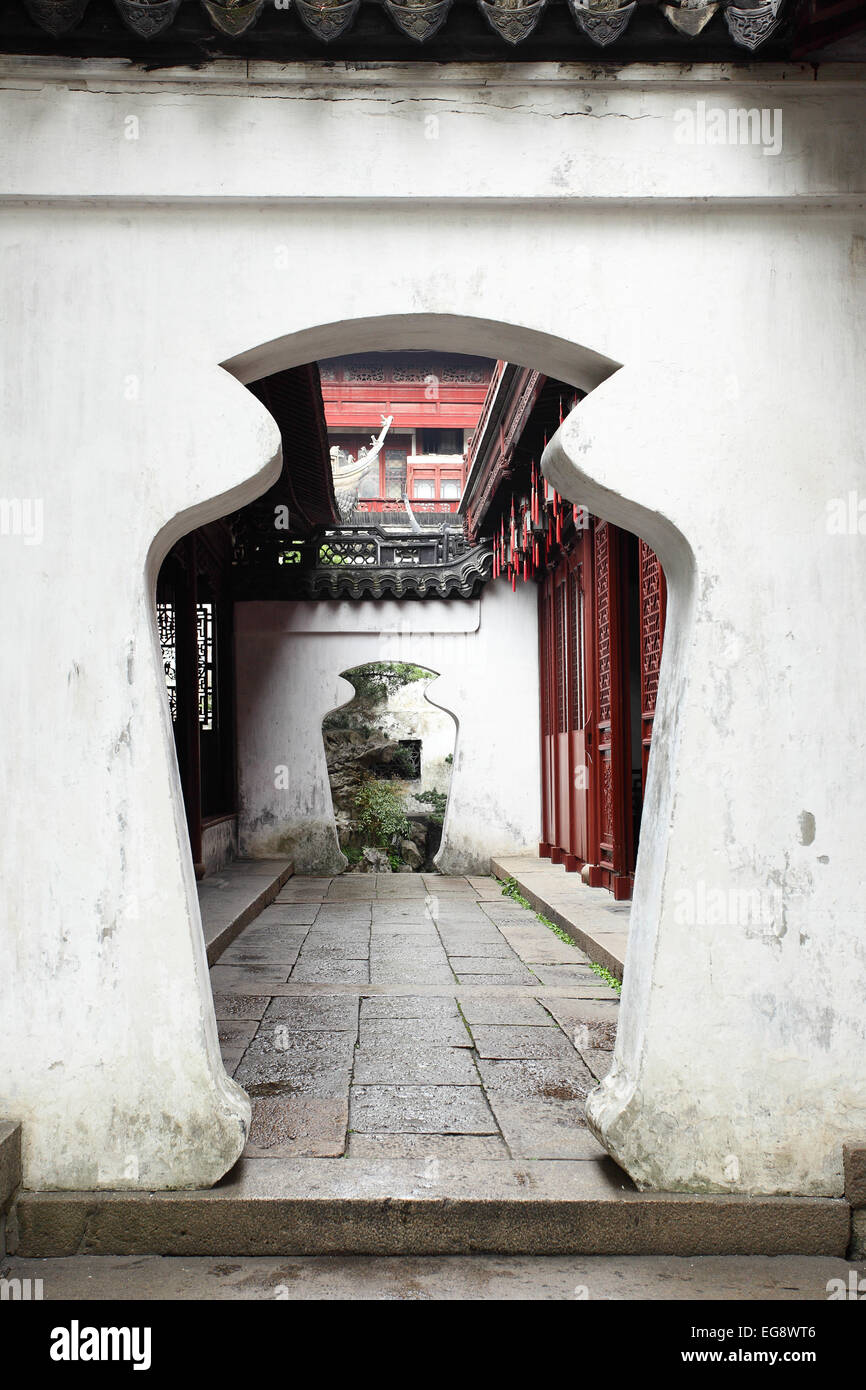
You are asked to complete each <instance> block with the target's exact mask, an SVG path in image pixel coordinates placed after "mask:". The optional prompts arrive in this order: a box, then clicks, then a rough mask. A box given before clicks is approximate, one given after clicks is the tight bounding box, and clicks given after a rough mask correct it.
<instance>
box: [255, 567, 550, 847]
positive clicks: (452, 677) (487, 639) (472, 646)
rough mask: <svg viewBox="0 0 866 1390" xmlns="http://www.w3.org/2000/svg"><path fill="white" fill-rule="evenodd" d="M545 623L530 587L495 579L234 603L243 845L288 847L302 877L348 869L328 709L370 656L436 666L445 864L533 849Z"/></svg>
mask: <svg viewBox="0 0 866 1390" xmlns="http://www.w3.org/2000/svg"><path fill="white" fill-rule="evenodd" d="M328 627H330V631H328ZM310 628H312V629H313V630H312V631H310V630H308V629H310ZM537 630H538V610H537V603H536V592H535V588H534V586H532V585H527V586H525V587H521V589H519V590H518V592H517V593H516V594H512V592H511V590H510V588H507V587H506V585H505V584H504V583H502V584H491V585H488V586H487V588H486V589H485V590H484V591H483V594H482V597H481V598H480V599H479V600H471V601H466V602H460V603H453V602H448V603H443V602H440V601H437V600H430V601H429V602H423V603H418V602H402V603H401V602H397V601H383V602H381V603H362V604H348V603H339V604H334V603H280V602H275V603H239V604H237V605H236V607H235V656H236V670H237V711H238V714H237V728H238V790H239V801H240V818H239V841H240V848H241V853H242V854H246V855H249V856H251V857H254V858H255V857H260V858H268V857H269V856H271V855H275V854H287V855H290V856H291V858H292V859H293V860H294V862H295V866H296V869H297V871H298V872H300V873H312V872H319V873H340V872H341V870H342V869H343V868H344V867H345V862H346V861H345V859H344V857H343V855H342V854H341V852H340V849H339V846H338V844H337V838H336V832H335V828H334V812H333V805H332V802H331V790H330V785H329V782H328V770H327V765H326V763H325V748H324V742H323V739H322V719H323V718H324V716H325V715H326V714H328V713H330V711H331V710H333V709H335V708H336V707H337V706H338V705H341V704H345V703H346V702H347V700H349V699H351V698H352V696H353V694H354V691H353V688H352V686H351V684H350V683H349V682H348V681H347V680H344V679H343V678H342V677H341V676H340V672H341V671H346V670H349V669H351V668H352V667H354V666H361V665H364V664H365V663H366V662H369V661H410V662H414V663H415V664H417V665H419V666H425V667H427V668H428V669H430V670H433V671H438V672H439V673H440V674H439V676H438V678H437V679H435V680H432V681H431V682H430V684H429V685H428V686H427V688H426V691H425V694H426V698H427V700H428V701H429V702H431V703H432V704H434V705H437V706H439V707H440V708H441V709H443V710H447V711H448V712H449V713H450V714H451V715H453V717H454V720H455V721H456V725H457V728H456V745H455V747H454V764H453V773H452V778H451V791H450V795H449V798H448V807H447V810H446V814H445V823H444V825H443V829H442V846H441V848H440V851H439V854H438V855H437V859H436V864H437V867H438V868H439V869H440V870H441V871H442V872H443V873H486V872H488V870H489V867H490V856H491V855H492V854H498V853H503V852H505V851H509V850H510V851H511V852H514V851H518V852H519V851H524V850H531V849H533V848H534V847H536V846H537V843H538V839H539V816H540V809H539V796H540V791H539V776H540V773H539V739H538V698H539V697H538V670H537V665H536V664H534V663H532V662H528V661H525V660H521V653H523V652H525V651H527V650H532V651H535V650H536V649H537V641H538V637H537ZM449 722H450V721H449ZM451 727H452V731H453V729H454V725H453V724H452V726H451ZM517 731H519V732H517ZM515 735H516V736H515ZM452 737H453V733H452ZM283 769H286V774H287V775H283V771H282V770H283ZM283 783H287V785H283ZM518 789H519V791H518Z"/></svg>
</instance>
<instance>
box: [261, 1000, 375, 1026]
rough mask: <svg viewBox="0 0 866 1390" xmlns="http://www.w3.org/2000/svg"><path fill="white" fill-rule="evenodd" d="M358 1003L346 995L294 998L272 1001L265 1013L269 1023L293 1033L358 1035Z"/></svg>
mask: <svg viewBox="0 0 866 1390" xmlns="http://www.w3.org/2000/svg"><path fill="white" fill-rule="evenodd" d="M358 1012H359V1001H358V999H357V998H351V997H349V996H346V995H321V994H320V995H314V996H313V997H305V996H298V995H295V996H294V997H292V996H289V997H287V998H281V999H280V998H278V999H272V1000H271V1001H270V1004H269V1005H268V1007H267V1010H266V1012H265V1015H264V1017H265V1019H266V1020H267V1021H268V1022H275V1023H285V1024H287V1025H288V1027H289V1028H290V1029H291V1030H292V1031H299V1032H307V1031H309V1030H314V1031H316V1032H320V1031H322V1030H324V1031H333V1032H350V1033H352V1035H353V1036H356V1035H357V1032H358Z"/></svg>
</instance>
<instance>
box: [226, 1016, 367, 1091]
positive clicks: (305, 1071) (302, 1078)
mask: <svg viewBox="0 0 866 1390" xmlns="http://www.w3.org/2000/svg"><path fill="white" fill-rule="evenodd" d="M279 1028H280V1024H279V1023H278V1022H276V1023H270V1022H269V1021H266V1022H264V1023H263V1024H261V1025H260V1031H259V1032H258V1033H257V1034H256V1036H255V1037H254V1038H253V1040H252V1042H251V1043H250V1044H249V1046H248V1047H247V1049H246V1051H245V1052H244V1055H243V1059H242V1061H241V1064H240V1066H239V1067H238V1069H237V1072H236V1073H235V1080H236V1081H237V1082H238V1084H239V1085H240V1086H243V1087H244V1089H245V1090H247V1091H249V1092H250V1094H251V1095H256V1094H264V1093H268V1092H274V1091H277V1090H286V1091H293V1092H298V1093H300V1094H306V1095H311V1096H319V1097H321V1098H331V1097H345V1095H346V1093H347V1090H348V1085H349V1078H350V1076H351V1069H352V1052H353V1048H354V1038H353V1036H352V1034H351V1033H347V1032H337V1031H336V1030H326V1029H323V1030H321V1031H312V1030H308V1031H306V1032H302V1031H298V1032H295V1033H290V1034H289V1037H288V1045H286V1046H284V1045H278V1044H281V1043H282V1035H281V1034H280V1033H279V1032H278V1031H277V1030H278V1029H279Z"/></svg>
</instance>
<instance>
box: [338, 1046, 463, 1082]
mask: <svg viewBox="0 0 866 1390" xmlns="http://www.w3.org/2000/svg"><path fill="white" fill-rule="evenodd" d="M352 1079H353V1083H354V1085H355V1086H382V1085H389V1086H397V1085H401V1084H403V1083H409V1084H412V1085H414V1084H418V1085H424V1086H480V1084H481V1083H480V1081H479V1078H478V1072H477V1071H476V1069H475V1064H474V1062H473V1060H472V1055H471V1053H470V1052H469V1051H467V1049H466V1048H465V1047H441V1046H437V1045H436V1044H435V1043H433V1042H431V1041H430V1040H429V1039H426V1038H425V1039H422V1040H421V1041H414V1040H411V1039H409V1038H408V1037H406V1038H404V1039H403V1040H402V1042H401V1044H400V1045H399V1047H394V1046H393V1044H386V1043H382V1042H378V1043H367V1044H365V1043H363V1042H362V1043H361V1044H360V1045H359V1046H358V1048H357V1049H356V1051H355V1066H354V1070H353V1072H352Z"/></svg>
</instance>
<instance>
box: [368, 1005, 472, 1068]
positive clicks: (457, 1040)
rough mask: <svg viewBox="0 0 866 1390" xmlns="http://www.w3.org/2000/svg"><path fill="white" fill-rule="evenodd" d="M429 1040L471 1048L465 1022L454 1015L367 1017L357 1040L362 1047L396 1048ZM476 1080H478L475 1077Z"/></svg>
mask: <svg viewBox="0 0 866 1390" xmlns="http://www.w3.org/2000/svg"><path fill="white" fill-rule="evenodd" d="M407 1039H408V1040H409V1044H410V1046H411V1045H412V1044H413V1043H418V1042H421V1041H422V1040H423V1041H426V1042H428V1043H435V1044H437V1045H438V1046H440V1047H472V1046H473V1043H472V1038H471V1037H470V1035H469V1031H468V1029H467V1027H466V1024H465V1023H463V1021H462V1020H461V1019H455V1018H438V1017H437V1018H412V1019H407V1018H365V1019H364V1020H363V1021H362V1023H361V1032H360V1037H359V1039H358V1046H359V1047H360V1048H362V1049H363V1048H371V1047H391V1048H397V1047H399V1046H401V1045H402V1044H403V1043H404V1042H405V1041H406V1040H407ZM475 1079H476V1081H477V1080H478V1078H477V1076H476V1078H475Z"/></svg>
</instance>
